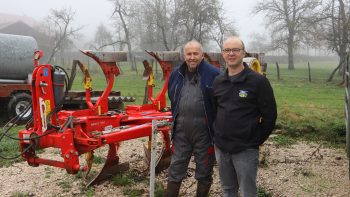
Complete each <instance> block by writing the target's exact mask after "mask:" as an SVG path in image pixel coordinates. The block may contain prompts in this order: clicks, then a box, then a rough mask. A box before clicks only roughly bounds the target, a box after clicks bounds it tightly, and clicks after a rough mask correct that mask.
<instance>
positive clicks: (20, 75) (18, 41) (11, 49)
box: [0, 34, 38, 80]
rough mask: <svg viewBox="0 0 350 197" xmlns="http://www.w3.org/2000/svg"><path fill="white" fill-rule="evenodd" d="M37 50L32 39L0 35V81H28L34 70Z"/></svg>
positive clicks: (36, 45)
mask: <svg viewBox="0 0 350 197" xmlns="http://www.w3.org/2000/svg"><path fill="white" fill-rule="evenodd" d="M35 50H38V44H37V42H36V40H35V39H34V38H32V37H29V36H19V35H10V34H0V79H13V80H26V79H27V78H28V74H30V73H32V71H33V69H34V63H33V54H34V51H35Z"/></svg>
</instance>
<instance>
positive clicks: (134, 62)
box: [131, 56, 139, 76]
mask: <svg viewBox="0 0 350 197" xmlns="http://www.w3.org/2000/svg"><path fill="white" fill-rule="evenodd" d="M133 59H134V61H133V62H131V64H133V65H134V66H135V70H136V76H139V73H138V71H137V64H136V58H135V56H134V57H133Z"/></svg>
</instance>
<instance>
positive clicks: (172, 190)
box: [165, 181, 181, 197]
mask: <svg viewBox="0 0 350 197" xmlns="http://www.w3.org/2000/svg"><path fill="white" fill-rule="evenodd" d="M180 186H181V182H179V183H178V182H171V181H168V186H167V189H166V193H165V197H178V196H179V191H180Z"/></svg>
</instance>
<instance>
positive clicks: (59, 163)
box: [19, 51, 172, 185]
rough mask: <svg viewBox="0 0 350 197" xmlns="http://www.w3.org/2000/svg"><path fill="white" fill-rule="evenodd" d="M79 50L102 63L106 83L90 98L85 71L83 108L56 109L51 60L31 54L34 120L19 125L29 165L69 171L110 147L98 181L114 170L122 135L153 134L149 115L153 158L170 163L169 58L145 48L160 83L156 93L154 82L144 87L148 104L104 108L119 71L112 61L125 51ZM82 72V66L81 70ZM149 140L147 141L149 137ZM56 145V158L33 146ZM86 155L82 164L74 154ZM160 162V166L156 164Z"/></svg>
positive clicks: (82, 167) (57, 97)
mask: <svg viewBox="0 0 350 197" xmlns="http://www.w3.org/2000/svg"><path fill="white" fill-rule="evenodd" d="M83 53H84V54H85V55H87V56H89V57H91V58H93V59H94V60H95V61H96V62H97V63H98V64H99V66H100V67H101V69H102V71H103V73H104V75H105V78H106V81H107V86H106V88H105V90H104V92H103V94H102V95H101V96H100V97H99V99H98V100H97V102H96V103H95V104H93V103H92V102H91V100H90V91H91V78H90V76H89V75H87V74H85V79H84V82H85V90H86V92H85V95H86V102H87V106H88V109H82V110H74V111H73V110H60V104H61V103H60V98H63V97H64V96H63V91H62V89H63V88H62V86H63V83H59V82H57V80H55V78H56V74H57V73H55V72H54V70H53V69H52V66H51V65H48V64H45V65H39V64H38V59H39V58H40V56H41V55H42V54H40V53H37V54H36V55H35V57H36V58H35V65H36V67H35V69H34V71H33V79H32V107H33V117H34V121H33V123H32V124H31V125H30V126H28V127H27V128H26V129H23V130H20V131H19V137H20V138H21V139H22V140H20V150H21V155H22V157H23V158H24V159H25V160H26V161H27V162H28V164H29V165H31V166H38V165H41V164H44V165H50V166H54V167H59V168H64V169H66V170H67V172H68V173H70V174H75V173H77V172H79V171H85V172H89V171H90V169H91V166H92V158H93V152H94V150H96V149H98V148H101V147H104V146H107V147H108V148H109V150H108V154H107V158H106V162H105V165H104V167H103V169H102V170H101V172H100V173H99V174H98V176H97V177H95V178H94V179H93V180H92V181H91V182H90V183H89V185H90V184H94V183H97V182H99V181H101V180H103V179H105V178H107V177H109V176H110V175H111V174H113V173H114V172H116V171H118V166H119V157H118V149H119V144H120V142H122V141H126V140H131V139H136V138H141V137H149V140H151V135H152V124H151V122H152V120H159V121H160V122H161V124H159V125H158V132H159V134H160V135H161V137H162V142H163V143H162V147H161V153H160V154H159V158H158V161H159V162H158V164H159V165H158V167H157V168H158V170H160V169H161V168H164V166H166V165H168V164H169V161H170V155H171V151H170V150H171V149H170V144H171V141H170V136H169V133H170V123H171V121H172V117H171V113H170V111H169V108H167V107H166V96H165V94H166V91H167V84H168V79H169V75H170V71H171V69H172V65H171V63H170V61H168V60H166V58H165V59H164V58H163V59H161V58H159V56H158V55H157V54H155V53H152V52H148V53H149V54H150V55H152V56H153V57H154V58H156V59H157V60H158V61H159V63H160V65H161V67H162V70H163V74H164V79H165V81H164V84H163V88H162V89H161V91H160V92H159V93H158V94H157V96H156V97H155V98H153V95H152V92H153V91H152V88H153V86H150V87H149V94H148V99H149V100H150V101H151V103H150V104H148V103H146V104H144V105H140V106H136V105H132V106H127V107H126V109H125V112H115V111H109V109H108V95H109V93H110V92H111V90H112V87H113V83H114V78H115V77H116V76H118V75H119V73H120V72H119V69H118V67H117V64H116V62H120V61H126V57H127V56H126V53H125V52H91V51H83ZM84 73H85V72H84ZM149 80H151V79H149ZM148 144H150V142H149V143H148ZM49 147H53V148H57V149H59V150H60V154H61V157H62V159H61V160H52V159H48V158H41V157H39V156H38V155H37V154H36V152H35V150H36V149H45V148H49ZM145 151H146V154H145V155H146V160H147V161H148V162H149V155H150V153H149V152H150V146H148V147H145ZM82 154H86V155H87V162H86V163H87V164H86V165H82V163H83V162H81V161H80V159H79V156H81V155H82ZM159 166H162V167H159Z"/></svg>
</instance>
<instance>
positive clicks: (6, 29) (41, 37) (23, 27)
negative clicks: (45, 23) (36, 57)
mask: <svg viewBox="0 0 350 197" xmlns="http://www.w3.org/2000/svg"><path fill="white" fill-rule="evenodd" d="M0 33H4V34H14V35H23V36H31V37H33V38H35V40H36V41H37V43H38V45H39V49H40V50H42V51H43V52H44V54H50V53H51V49H52V46H53V44H52V42H53V41H52V39H51V38H50V37H49V36H47V35H46V34H45V33H42V32H40V31H38V30H37V29H35V28H34V27H31V26H29V25H28V24H26V23H25V22H23V21H21V20H19V21H16V22H14V23H5V24H0Z"/></svg>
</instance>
